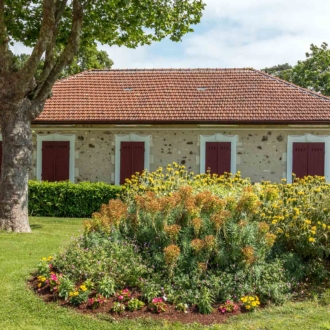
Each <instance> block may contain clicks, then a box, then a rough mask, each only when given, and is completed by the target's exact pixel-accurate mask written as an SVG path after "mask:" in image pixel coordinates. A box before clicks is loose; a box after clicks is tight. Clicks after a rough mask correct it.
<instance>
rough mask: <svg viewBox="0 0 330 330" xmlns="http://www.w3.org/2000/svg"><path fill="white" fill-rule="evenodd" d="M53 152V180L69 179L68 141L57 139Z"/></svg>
mask: <svg viewBox="0 0 330 330" xmlns="http://www.w3.org/2000/svg"><path fill="white" fill-rule="evenodd" d="M54 144H55V146H56V149H55V150H56V152H55V178H54V179H55V181H66V180H69V178H70V175H69V169H70V142H69V141H57V142H54Z"/></svg>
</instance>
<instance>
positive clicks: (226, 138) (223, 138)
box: [200, 133, 238, 174]
mask: <svg viewBox="0 0 330 330" xmlns="http://www.w3.org/2000/svg"><path fill="white" fill-rule="evenodd" d="M237 141H238V136H237V135H223V134H220V133H217V134H214V135H201V136H200V173H201V174H203V173H205V172H206V171H205V162H206V142H230V143H231V156H230V172H231V173H236V153H237V151H236V150H237Z"/></svg>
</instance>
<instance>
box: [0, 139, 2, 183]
mask: <svg viewBox="0 0 330 330" xmlns="http://www.w3.org/2000/svg"><path fill="white" fill-rule="evenodd" d="M1 167H2V141H0V177H1Z"/></svg>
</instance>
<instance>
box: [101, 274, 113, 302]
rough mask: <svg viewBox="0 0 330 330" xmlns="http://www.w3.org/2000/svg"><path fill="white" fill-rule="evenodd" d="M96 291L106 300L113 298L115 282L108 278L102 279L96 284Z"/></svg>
mask: <svg viewBox="0 0 330 330" xmlns="http://www.w3.org/2000/svg"><path fill="white" fill-rule="evenodd" d="M97 291H98V293H99V294H101V295H102V296H104V297H106V298H109V297H111V296H113V295H114V294H115V293H116V286H115V281H114V280H113V279H112V278H111V277H109V276H105V277H103V278H102V279H101V280H100V281H99V283H98V286H97Z"/></svg>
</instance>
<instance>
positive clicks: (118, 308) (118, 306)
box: [111, 301, 126, 314]
mask: <svg viewBox="0 0 330 330" xmlns="http://www.w3.org/2000/svg"><path fill="white" fill-rule="evenodd" d="M125 309H126V306H125V305H124V304H123V303H121V302H119V301H115V302H114V303H113V305H112V307H111V311H112V312H114V313H117V314H121V313H122V312H125Z"/></svg>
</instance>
